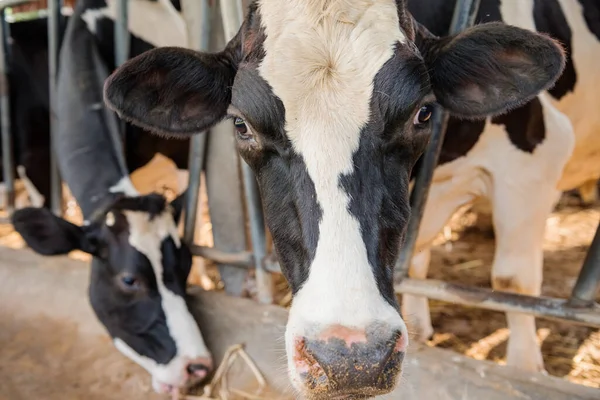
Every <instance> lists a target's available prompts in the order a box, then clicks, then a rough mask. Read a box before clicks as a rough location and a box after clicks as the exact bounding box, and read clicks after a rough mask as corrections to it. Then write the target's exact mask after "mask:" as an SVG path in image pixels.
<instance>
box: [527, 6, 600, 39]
mask: <svg viewBox="0 0 600 400" xmlns="http://www.w3.org/2000/svg"><path fill="white" fill-rule="evenodd" d="M538 1H540V0H538ZM579 4H581V7H582V8H583V10H582V13H583V17H584V18H585V23H586V24H587V27H588V29H589V31H590V32H592V33H593V34H594V35H595V36H596V38H597V39H598V40H599V41H600V4H598V1H597V0H579Z"/></svg>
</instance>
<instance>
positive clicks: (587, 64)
mask: <svg viewBox="0 0 600 400" xmlns="http://www.w3.org/2000/svg"><path fill="white" fill-rule="evenodd" d="M558 3H559V4H560V7H561V9H562V12H563V14H564V15H565V18H566V20H567V23H568V25H569V28H570V30H571V35H572V39H571V46H572V51H571V57H572V59H573V66H574V67H575V71H576V74H577V82H576V84H575V88H574V90H573V92H569V93H567V95H565V96H564V97H563V98H561V99H560V101H555V100H554V99H552V101H553V103H554V104H555V106H556V107H557V108H558V110H560V111H561V112H563V113H564V114H566V115H567V116H568V117H569V118H570V120H571V123H572V124H573V128H574V130H575V135H576V141H575V148H574V150H573V154H572V156H571V158H570V160H569V162H568V163H567V164H566V166H565V169H564V172H563V175H562V178H561V180H560V182H559V183H558V188H559V189H560V190H563V191H564V190H570V189H575V188H577V187H579V186H581V185H584V184H585V183H586V182H589V181H591V180H597V179H598V178H599V177H600V139H599V138H598V132H600V113H598V111H597V109H598V105H599V104H600V91H598V90H593V89H590V88H596V87H599V86H600V75H599V74H598V73H597V69H598V62H597V58H598V55H599V54H600V42H599V41H598V39H597V38H596V36H595V35H594V34H593V33H592V32H590V30H589V29H588V27H587V24H586V22H585V19H584V15H583V7H582V6H581V4H580V2H579V1H578V0H559V1H558ZM501 11H502V18H503V19H504V20H505V21H506V22H507V23H509V24H511V25H516V26H520V27H523V28H527V29H531V30H535V29H534V24H533V14H532V12H533V0H524V1H503V2H502V8H501Z"/></svg>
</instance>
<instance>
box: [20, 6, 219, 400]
mask: <svg viewBox="0 0 600 400" xmlns="http://www.w3.org/2000/svg"><path fill="white" fill-rule="evenodd" d="M136 4H137V6H139V8H140V9H136V6H135V5H136ZM148 4H150V5H153V4H154V3H148ZM102 5H103V6H106V4H105V3H103V2H100V1H95V0H94V1H92V0H89V1H88V0H81V1H79V2H78V3H77V6H76V9H75V10H74V13H73V15H72V17H71V18H70V19H69V22H68V26H67V30H66V32H65V38H64V41H63V45H62V48H61V54H60V71H59V77H58V81H57V90H58V94H57V97H58V100H59V101H58V105H57V119H58V130H57V135H56V148H55V150H56V152H57V155H58V157H57V158H58V163H59V165H60V169H61V173H62V177H63V179H64V180H65V182H66V184H67V185H68V186H69V188H70V190H71V192H72V193H73V196H74V197H75V199H76V200H77V203H78V205H79V206H80V207H81V210H82V213H83V215H84V217H85V219H86V224H84V225H83V226H76V225H74V224H71V223H69V222H67V221H66V220H64V219H62V218H58V217H56V216H54V215H53V214H52V213H51V212H50V211H49V210H48V209H47V208H24V209H21V210H17V211H16V212H15V213H14V215H13V217H12V221H13V225H14V226H15V229H16V230H17V231H18V232H19V233H20V234H21V235H22V237H23V238H24V240H25V241H26V242H27V244H28V245H29V246H30V247H31V248H32V249H33V250H34V251H36V252H38V253H41V254H44V255H60V254H66V253H68V252H70V251H72V250H81V251H84V252H86V253H88V254H91V255H92V256H93V261H92V268H91V277H90V286H89V297H90V302H91V305H92V308H93V310H94V312H95V313H96V315H97V317H98V319H99V320H100V321H101V322H102V324H103V325H104V326H105V327H106V329H107V331H108V333H109V334H110V335H111V337H112V338H113V340H114V344H115V346H116V347H117V349H119V350H120V351H121V352H122V353H123V354H125V355H126V356H127V357H129V358H131V359H132V360H133V361H135V362H137V363H138V364H140V365H141V366H142V367H144V368H145V369H146V370H147V371H148V372H149V373H150V374H151V375H152V377H153V386H154V388H155V389H156V390H157V391H160V392H173V391H174V390H175V389H176V388H179V387H182V386H185V385H187V384H188V383H190V382H193V381H197V380H199V379H203V378H205V377H206V376H207V374H208V373H209V372H210V371H211V368H212V359H211V354H210V352H209V350H208V349H207V347H206V345H205V343H204V340H203V338H202V335H201V332H200V330H199V327H198V325H197V323H196V321H195V319H194V318H193V316H192V313H191V312H190V309H189V307H188V305H187V301H186V300H187V299H186V280H187V277H188V274H189V272H190V267H191V265H192V257H191V254H190V251H189V248H188V247H187V246H186V244H185V243H183V242H182V241H181V239H180V237H179V234H178V229H177V222H178V221H179V217H180V215H181V208H182V201H181V199H182V198H181V197H179V198H178V199H176V200H175V201H173V202H172V203H170V204H168V203H167V201H166V199H165V198H164V197H163V196H161V195H158V194H149V195H144V196H141V195H140V194H139V193H138V192H137V190H136V189H135V188H134V186H133V184H132V182H131V180H130V178H129V173H128V170H127V168H126V166H125V162H124V160H122V158H123V156H122V154H118V153H117V152H116V151H115V149H116V147H115V146H114V142H113V140H114V138H117V137H118V135H119V133H118V120H117V118H116V116H115V115H114V113H111V112H110V111H108V110H107V109H106V108H105V107H104V106H103V102H102V87H103V83H104V80H105V79H106V78H107V77H108V74H109V72H110V71H112V68H111V67H110V62H111V61H110V59H109V61H107V59H106V58H108V57H109V56H108V55H107V54H103V50H106V49H103V48H102V46H99V45H98V35H97V34H98V33H99V32H100V30H99V29H100V23H105V22H106V21H107V19H102V18H98V19H96V20H94V21H95V22H98V25H96V26H95V28H96V30H94V31H90V30H89V29H88V27H89V26H90V25H89V24H90V18H91V17H90V15H94V13H96V15H99V14H100V13H102V12H103V10H102V9H97V7H99V6H102ZM143 5H144V1H131V3H130V7H131V8H130V10H131V12H132V15H138V16H141V15H144V16H145V17H149V16H151V14H148V13H145V14H142V13H144V12H148V10H149V9H151V7H148V8H143V7H142V6H143ZM162 17H163V18H164V17H165V14H164V13H163V14H162ZM133 20H135V18H133ZM104 27H105V28H106V29H105V32H107V31H108V27H107V26H106V24H105V25H104ZM110 30H112V26H110ZM94 34H96V35H94ZM106 40H108V39H106ZM110 40H112V37H111V38H110ZM100 43H105V40H104V41H103V40H101V41H100ZM107 47H112V46H107ZM148 48H150V47H148ZM105 57H106V58H105ZM138 130H139V128H138ZM145 137H149V135H145ZM142 138H143V137H142ZM146 143H147V142H146ZM179 145H180V144H179Z"/></svg>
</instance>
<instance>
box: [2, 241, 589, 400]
mask: <svg viewBox="0 0 600 400" xmlns="http://www.w3.org/2000/svg"><path fill="white" fill-rule="evenodd" d="M87 280H88V267H87V265H86V264H84V263H81V262H78V261H74V260H71V259H67V258H65V257H56V258H42V257H40V256H37V255H35V254H33V253H32V252H30V251H17V250H11V249H0V400H37V399H43V400H80V399H81V400H100V399H102V400H113V399H114V400H117V399H119V400H121V399H125V398H126V399H128V400H142V399H144V400H155V399H163V398H164V397H161V396H158V395H156V394H154V393H153V392H152V389H151V387H150V379H149V377H148V376H147V374H146V373H145V372H144V371H143V370H142V369H141V368H139V367H138V366H137V365H135V364H133V363H131V362H130V361H128V360H127V359H125V358H124V357H122V356H121V355H120V354H119V353H118V352H117V351H116V350H115V349H114V348H113V346H112V344H111V341H110V339H109V338H108V336H107V335H106V334H105V332H104V330H103V328H102V327H101V326H100V325H99V323H98V322H97V321H96V319H95V316H94V315H93V313H92V311H91V309H90V307H89V305H88V301H87V297H86V290H87ZM193 293H194V296H195V298H196V301H195V306H196V313H197V317H198V320H199V322H200V324H201V326H202V331H203V334H204V336H205V339H206V341H207V343H208V345H209V347H210V348H211V350H212V351H213V354H214V356H215V359H216V360H221V358H222V357H223V354H224V352H225V350H226V349H227V348H228V347H229V346H231V345H233V344H237V343H243V344H245V346H246V349H247V351H248V353H249V354H250V356H251V357H252V358H253V359H254V361H255V362H256V363H257V365H258V366H259V368H260V369H261V370H262V371H263V373H264V374H265V375H266V376H267V378H268V380H269V383H270V386H271V388H272V389H273V395H272V397H273V398H286V399H287V398H290V399H291V398H294V396H293V395H291V393H290V392H289V383H288V381H287V378H286V375H285V358H284V352H283V342H282V333H283V327H284V325H285V321H286V317H287V315H286V312H285V310H283V309H281V308H279V307H274V306H259V305H257V304H255V303H253V302H251V301H247V300H241V299H233V298H230V297H227V296H224V295H222V294H220V293H203V292H200V291H198V290H193ZM406 363H407V367H406V372H405V375H404V378H403V380H402V385H401V387H400V388H399V389H398V390H397V391H396V392H394V393H393V394H391V395H388V396H386V397H385V398H389V399H402V400H413V399H414V400H417V399H419V400H421V399H426V400H429V399H435V400H437V399H440V400H459V399H460V400H471V399H473V400H506V399H509V400H510V399H543V400H567V399H569V400H584V399H586V400H587V399H600V391H598V390H597V389H590V388H585V387H582V386H575V385H572V384H569V383H567V382H566V381H563V380H560V379H556V378H550V377H545V376H542V375H531V374H524V373H520V372H519V373H518V372H515V371H512V370H510V369H508V368H505V367H501V366H498V365H496V364H493V363H490V362H479V361H474V360H471V359H467V358H465V357H462V356H459V355H457V354H454V353H450V352H447V351H443V350H438V349H431V348H425V347H420V346H416V345H411V347H410V353H409V356H408V357H407V361H406ZM233 372H234V373H232V374H231V375H230V379H229V382H230V385H231V386H232V387H236V388H238V389H244V390H247V391H249V390H251V389H252V388H253V387H254V386H255V385H254V380H253V378H252V377H251V375H250V373H249V371H248V369H247V368H244V367H242V366H241V365H240V366H238V368H236V369H235V370H234V371H233Z"/></svg>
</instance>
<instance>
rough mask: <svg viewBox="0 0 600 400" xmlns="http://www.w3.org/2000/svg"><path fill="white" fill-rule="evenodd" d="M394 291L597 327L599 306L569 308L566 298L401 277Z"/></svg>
mask: <svg viewBox="0 0 600 400" xmlns="http://www.w3.org/2000/svg"><path fill="white" fill-rule="evenodd" d="M394 290H395V292H396V293H402V294H412V295H415V296H424V297H427V298H430V299H435V300H439V301H445V302H448V303H453V304H460V305H464V306H472V307H477V308H483V309H487V310H494V311H502V312H514V313H523V314H530V315H533V316H535V317H540V318H546V319H553V320H559V321H569V322H572V323H576V324H580V325H586V326H594V327H600V307H598V306H594V307H590V308H579V307H572V306H570V305H569V304H568V300H564V299H555V298H550V297H534V296H526V295H522V294H515V293H507V292H498V291H493V290H490V289H483V288H476V287H472V286H465V285H456V284H452V283H447V282H444V281H438V280H433V279H410V278H408V279H405V280H403V281H402V282H401V283H399V284H397V285H395V286H394Z"/></svg>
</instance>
